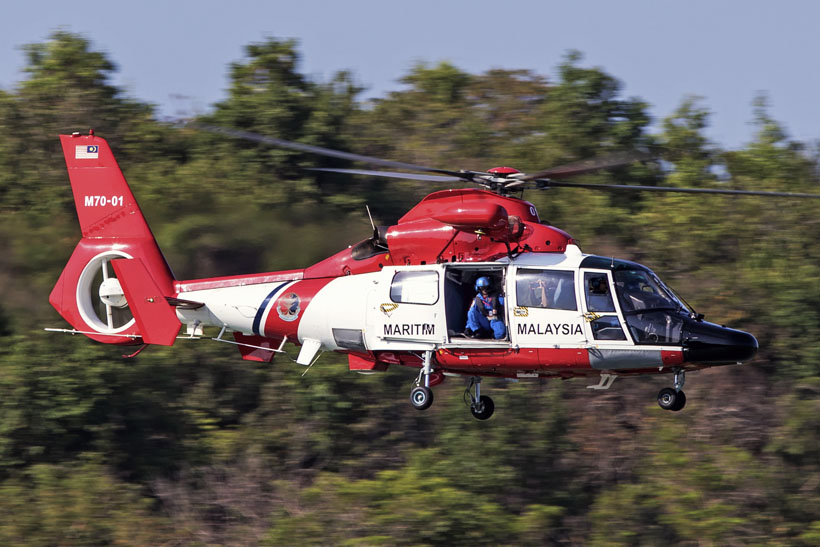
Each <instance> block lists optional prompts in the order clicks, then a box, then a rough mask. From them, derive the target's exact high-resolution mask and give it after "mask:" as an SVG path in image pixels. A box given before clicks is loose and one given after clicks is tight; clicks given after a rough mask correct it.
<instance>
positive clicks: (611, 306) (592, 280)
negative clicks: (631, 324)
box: [584, 272, 615, 312]
mask: <svg viewBox="0 0 820 547" xmlns="http://www.w3.org/2000/svg"><path fill="white" fill-rule="evenodd" d="M584 287H585V291H586V300H587V310H589V311H594V312H614V311H615V303H614V302H613V301H612V294H611V293H610V292H609V280H608V279H607V276H606V274H599V273H593V272H587V273H585V274H584Z"/></svg>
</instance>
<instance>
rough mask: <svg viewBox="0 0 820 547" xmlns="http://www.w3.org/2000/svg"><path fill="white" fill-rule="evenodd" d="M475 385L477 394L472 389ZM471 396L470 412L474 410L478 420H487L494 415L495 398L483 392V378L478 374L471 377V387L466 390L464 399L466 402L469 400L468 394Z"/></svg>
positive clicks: (473, 412)
mask: <svg viewBox="0 0 820 547" xmlns="http://www.w3.org/2000/svg"><path fill="white" fill-rule="evenodd" d="M474 386H475V395H473V393H472V389H473V387H474ZM468 395H469V397H470V402H469V405H470V412H472V414H473V416H474V417H475V418H476V419H477V420H487V419H488V418H489V417H490V416H492V415H493V412H494V411H495V404H494V403H493V400H492V399H491V398H490V397H489V396H487V395H482V394H481V378H480V377H478V376H473V377H472V378H470V387H468V388H467V390H466V391H465V392H464V399H465V402H466V400H467V396H468Z"/></svg>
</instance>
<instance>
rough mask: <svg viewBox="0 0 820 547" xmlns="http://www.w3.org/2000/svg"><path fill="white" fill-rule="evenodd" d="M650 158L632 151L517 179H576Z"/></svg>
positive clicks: (570, 164)
mask: <svg viewBox="0 0 820 547" xmlns="http://www.w3.org/2000/svg"><path fill="white" fill-rule="evenodd" d="M650 158H651V155H649V154H647V153H644V152H639V151H637V150H631V151H629V152H616V153H614V154H609V155H607V156H598V157H595V158H588V159H585V160H580V161H576V162H572V163H567V164H565V165H559V166H558V167H552V168H550V169H545V170H544V171H539V172H538V173H533V174H528V175H524V176H523V177H515V178H516V179H518V180H523V181H527V180H535V179H543V178H549V179H562V178H567V177H574V176H575V175H581V174H583V173H589V172H591V171H598V170H600V169H608V168H610V167H620V166H622V165H629V164H630V163H633V162H636V161H644V160H648V159H650Z"/></svg>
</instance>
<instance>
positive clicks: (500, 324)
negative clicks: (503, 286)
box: [467, 293, 507, 340]
mask: <svg viewBox="0 0 820 547" xmlns="http://www.w3.org/2000/svg"><path fill="white" fill-rule="evenodd" d="M503 306H504V297H503V296H498V295H495V294H488V295H487V296H486V297H484V296H483V295H482V294H481V293H479V294H477V295H476V297H475V299H473V305H472V306H470V310H469V311H468V312H467V328H468V329H470V330H472V331H474V332H481V331H492V333H493V338H495V339H496V340H500V339H501V338H505V337H506V336H507V326H506V325H505V324H504V320H503V315H504V308H503ZM493 309H495V311H496V316H495V318H493V319H490V318H488V317H487V316H488V315H489V314H490V312H491V311H492V310H493Z"/></svg>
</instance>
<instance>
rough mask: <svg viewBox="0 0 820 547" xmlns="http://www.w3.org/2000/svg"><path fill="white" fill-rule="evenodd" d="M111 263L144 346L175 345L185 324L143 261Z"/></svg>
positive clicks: (113, 261) (130, 260) (134, 259)
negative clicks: (180, 320)
mask: <svg viewBox="0 0 820 547" xmlns="http://www.w3.org/2000/svg"><path fill="white" fill-rule="evenodd" d="M111 264H112V265H113V266H114V272H116V274H117V279H118V280H119V282H120V285H121V286H122V291H123V293H124V294H125V298H126V300H127V301H128V305H129V307H130V308H131V312H132V313H133V314H134V319H136V321H137V326H138V327H139V331H140V332H141V333H142V339H143V340H144V341H145V343H146V344H158V345H161V346H171V345H173V344H174V340H175V339H176V337H177V334H179V329H180V328H181V327H182V323H180V322H179V319H177V314H176V312H175V311H174V308H173V307H171V305H169V304H168V302H166V300H165V295H163V294H162V292H161V291H160V290H159V287H157V284H156V283H155V282H154V280H153V278H152V277H151V274H149V273H148V270H147V269H146V268H145V265H144V264H143V263H142V260H140V259H138V258H133V259H119V260H112V261H111Z"/></svg>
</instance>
